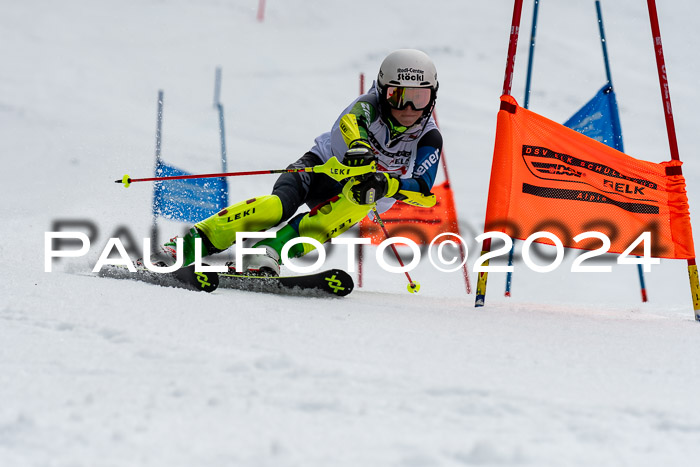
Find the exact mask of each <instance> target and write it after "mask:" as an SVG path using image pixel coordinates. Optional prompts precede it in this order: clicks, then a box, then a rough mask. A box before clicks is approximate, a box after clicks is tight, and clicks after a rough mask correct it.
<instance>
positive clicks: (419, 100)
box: [377, 49, 438, 119]
mask: <svg viewBox="0 0 700 467" xmlns="http://www.w3.org/2000/svg"><path fill="white" fill-rule="evenodd" d="M396 87H398V88H427V89H429V90H430V92H429V93H425V92H423V93H419V94H416V95H415V96H414V98H410V97H409V98H406V99H403V98H393V99H392V96H393V94H392V93H389V92H388V91H392V90H393V89H394V88H396ZM377 90H378V92H379V104H380V106H379V107H380V112H381V113H382V116H383V117H384V118H385V119H388V118H389V116H390V115H391V108H398V109H403V108H405V107H406V106H407V105H411V106H412V107H413V108H414V109H415V110H423V115H424V116H429V115H430V114H431V113H432V111H433V107H434V106H435V99H436V98H437V90H438V80H437V71H436V70H435V64H434V63H433V61H432V60H431V58H430V57H429V56H428V55H427V54H426V53H425V52H422V51H420V50H416V49H399V50H396V51H394V52H392V53H390V54H389V55H387V57H386V58H385V59H384V61H383V62H382V64H381V66H380V67H379V74H378V76H377ZM415 92H417V91H414V93H415ZM402 95H403V94H402Z"/></svg>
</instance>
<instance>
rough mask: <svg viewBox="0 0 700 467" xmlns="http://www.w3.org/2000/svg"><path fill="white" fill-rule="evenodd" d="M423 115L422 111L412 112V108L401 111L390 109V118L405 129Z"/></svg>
mask: <svg viewBox="0 0 700 467" xmlns="http://www.w3.org/2000/svg"><path fill="white" fill-rule="evenodd" d="M421 115H423V111H422V110H413V107H411V106H407V107H405V108H404V109H403V110H397V109H391V116H392V117H394V119H395V120H396V121H397V122H399V123H400V124H401V125H403V126H405V127H410V126H411V125H414V124H415V123H416V122H417V121H418V119H419V118H420V117H421Z"/></svg>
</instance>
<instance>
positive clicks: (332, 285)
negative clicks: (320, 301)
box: [323, 269, 355, 297]
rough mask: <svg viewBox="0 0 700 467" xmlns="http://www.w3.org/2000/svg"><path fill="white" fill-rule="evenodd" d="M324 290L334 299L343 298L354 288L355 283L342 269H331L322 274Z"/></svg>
mask: <svg viewBox="0 0 700 467" xmlns="http://www.w3.org/2000/svg"><path fill="white" fill-rule="evenodd" d="M323 280H324V281H325V287H324V288H325V289H326V290H327V291H329V292H330V293H331V294H332V295H334V296H336V297H344V296H346V295H348V294H350V292H352V291H353V289H354V288H355V282H354V281H353V280H352V277H350V274H348V273H347V272H345V271H343V270H342V269H331V270H330V271H326V272H324V273H323Z"/></svg>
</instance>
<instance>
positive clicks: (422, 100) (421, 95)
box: [386, 86, 433, 110]
mask: <svg viewBox="0 0 700 467" xmlns="http://www.w3.org/2000/svg"><path fill="white" fill-rule="evenodd" d="M432 100H433V90H432V88H405V87H402V86H387V88H386V102H387V104H389V107H391V108H394V109H396V110H403V109H405V108H406V107H407V106H408V105H410V106H411V107H413V109H414V110H423V109H425V108H426V107H428V106H429V105H430V103H431V101H432Z"/></svg>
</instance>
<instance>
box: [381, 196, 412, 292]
mask: <svg viewBox="0 0 700 467" xmlns="http://www.w3.org/2000/svg"><path fill="white" fill-rule="evenodd" d="M372 211H374V218H375V219H376V221H377V224H379V227H381V228H382V231H383V232H384V236H385V237H386V238H387V240H388V239H389V238H390V235H389V231H388V230H387V229H386V227H385V226H384V222H383V221H382V218H381V217H379V211H377V206H376V205H374V206H372ZM391 249H392V250H393V251H394V256H396V259H397V260H398V262H399V264H400V265H401V267H402V268H403V267H405V266H404V265H403V261H401V256H399V252H398V251H396V247H395V246H394V244H393V243H392V244H391ZM403 273H404V274H406V278H407V279H408V286H407V287H406V288H407V289H408V291H409V292H411V293H416V292H418V291H419V290H420V284H419V283H418V282H415V281H413V279H411V276H410V275H409V274H408V271H404V272H403Z"/></svg>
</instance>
